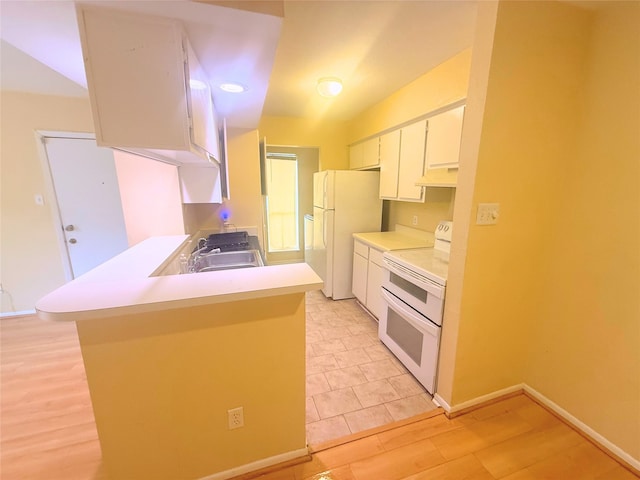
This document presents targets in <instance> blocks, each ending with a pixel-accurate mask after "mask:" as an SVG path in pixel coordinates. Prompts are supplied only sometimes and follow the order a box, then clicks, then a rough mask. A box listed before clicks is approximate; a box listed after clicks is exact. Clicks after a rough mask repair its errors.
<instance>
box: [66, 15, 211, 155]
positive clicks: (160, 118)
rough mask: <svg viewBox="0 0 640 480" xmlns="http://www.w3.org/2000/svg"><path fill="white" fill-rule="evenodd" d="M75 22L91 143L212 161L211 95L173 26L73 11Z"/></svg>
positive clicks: (138, 17) (161, 20) (164, 20)
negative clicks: (91, 123)
mask: <svg viewBox="0 0 640 480" xmlns="http://www.w3.org/2000/svg"><path fill="white" fill-rule="evenodd" d="M78 24H79V29H80V37H81V40H82V51H83V56H84V62H85V70H86V74H87V83H88V88H89V96H90V99H91V107H92V111H93V117H94V124H95V128H96V141H97V143H98V144H99V145H101V146H108V147H115V148H123V149H129V150H131V151H136V150H139V149H144V150H145V152H147V153H148V154H149V155H150V156H157V157H158V158H160V159H165V160H167V161H169V162H171V163H176V164H185V163H194V162H195V163H206V162H207V161H208V160H209V159H210V156H211V157H213V158H214V159H215V160H218V159H219V147H218V129H217V126H216V119H215V112H214V108H213V102H212V99H211V90H210V87H209V85H208V82H207V79H206V76H205V74H204V72H203V71H202V69H201V67H200V64H199V62H198V60H197V58H196V57H195V54H194V53H193V50H192V49H191V47H190V46H189V42H188V40H187V38H186V37H185V35H184V33H183V28H182V25H181V23H180V22H178V21H176V20H172V19H167V18H161V17H153V16H148V15H140V14H133V13H128V12H121V11H117V10H110V9H105V8H99V7H95V6H81V7H78ZM138 153H139V152H138Z"/></svg>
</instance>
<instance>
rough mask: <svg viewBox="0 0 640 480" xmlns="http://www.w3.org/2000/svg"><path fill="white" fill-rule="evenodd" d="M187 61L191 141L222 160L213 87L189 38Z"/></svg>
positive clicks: (186, 43) (186, 42)
mask: <svg viewBox="0 0 640 480" xmlns="http://www.w3.org/2000/svg"><path fill="white" fill-rule="evenodd" d="M185 45H186V48H187V63H188V65H189V82H188V83H189V88H188V90H187V91H188V92H189V97H188V100H189V102H188V105H189V114H190V118H191V141H192V142H193V143H194V144H195V145H196V146H198V147H200V148H201V149H203V150H204V151H205V152H208V153H209V154H210V155H211V156H212V157H213V158H215V159H216V160H218V161H220V144H219V138H218V133H219V132H218V125H217V122H216V117H215V112H214V108H213V101H212V99H211V87H210V86H209V80H208V79H207V75H206V74H205V72H204V70H203V69H202V67H201V66H200V62H199V61H198V58H197V57H196V54H195V52H194V51H193V49H192V48H191V45H190V44H189V42H188V40H186V39H185Z"/></svg>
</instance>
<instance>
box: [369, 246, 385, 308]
mask: <svg viewBox="0 0 640 480" xmlns="http://www.w3.org/2000/svg"><path fill="white" fill-rule="evenodd" d="M382 275H383V270H382V252H381V251H379V250H375V249H373V248H370V249H369V269H368V270H367V308H368V309H369V311H370V312H371V313H372V314H373V315H374V316H375V317H376V318H380V315H382V312H383V311H384V308H385V302H384V300H383V299H382V294H381V292H380V290H381V289H382Z"/></svg>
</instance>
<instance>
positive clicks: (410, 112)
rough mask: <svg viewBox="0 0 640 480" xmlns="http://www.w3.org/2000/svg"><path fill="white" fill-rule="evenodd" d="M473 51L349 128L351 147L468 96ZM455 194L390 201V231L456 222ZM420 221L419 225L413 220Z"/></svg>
mask: <svg viewBox="0 0 640 480" xmlns="http://www.w3.org/2000/svg"><path fill="white" fill-rule="evenodd" d="M470 65H471V50H464V51H462V52H461V53H459V54H458V55H456V56H454V57H452V58H450V59H449V60H447V61H446V62H443V63H442V64H440V65H438V66H437V67H435V68H434V69H433V70H431V71H429V72H428V73H426V74H424V75H422V76H421V77H420V78H418V79H417V80H415V81H413V82H411V83H410V84H409V85H407V86H405V87H403V88H401V89H400V90H398V91H397V92H395V93H394V94H392V95H390V96H389V97H387V98H386V99H384V100H383V101H382V102H380V103H378V104H376V105H374V106H373V107H371V108H369V109H367V110H365V111H364V112H363V113H362V114H360V115H358V116H356V117H355V118H353V119H352V120H350V121H349V122H348V124H347V139H346V140H347V143H353V142H356V141H358V140H361V139H363V138H366V137H369V136H371V135H374V134H377V133H379V132H382V131H384V130H388V129H391V128H393V127H395V126H397V125H400V124H403V123H406V122H408V121H410V120H412V119H415V118H417V117H420V116H423V115H425V114H428V113H429V112H432V111H434V110H437V109H438V108H441V107H444V106H446V105H449V104H451V103H454V102H457V101H459V100H461V99H464V98H465V97H466V95H467V88H468V79H469V69H470ZM454 195H455V190H454V189H452V188H433V187H430V188H427V193H426V197H425V202H424V203H412V202H396V201H390V204H389V205H388V218H387V225H386V228H387V229H389V230H393V228H394V225H396V224H400V225H405V226H408V227H412V228H417V229H419V230H425V231H428V232H433V231H435V228H436V226H437V225H438V222H439V221H440V220H452V218H453V200H454ZM415 216H417V217H418V224H417V225H414V224H413V218H414V217H415Z"/></svg>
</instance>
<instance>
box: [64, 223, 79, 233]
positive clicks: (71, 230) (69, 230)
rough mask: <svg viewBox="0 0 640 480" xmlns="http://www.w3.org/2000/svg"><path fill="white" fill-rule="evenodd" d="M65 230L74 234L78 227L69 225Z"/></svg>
mask: <svg viewBox="0 0 640 480" xmlns="http://www.w3.org/2000/svg"><path fill="white" fill-rule="evenodd" d="M64 229H65V230H66V231H67V232H73V231H74V230H75V229H76V227H74V226H73V225H67V226H66V227H64Z"/></svg>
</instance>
